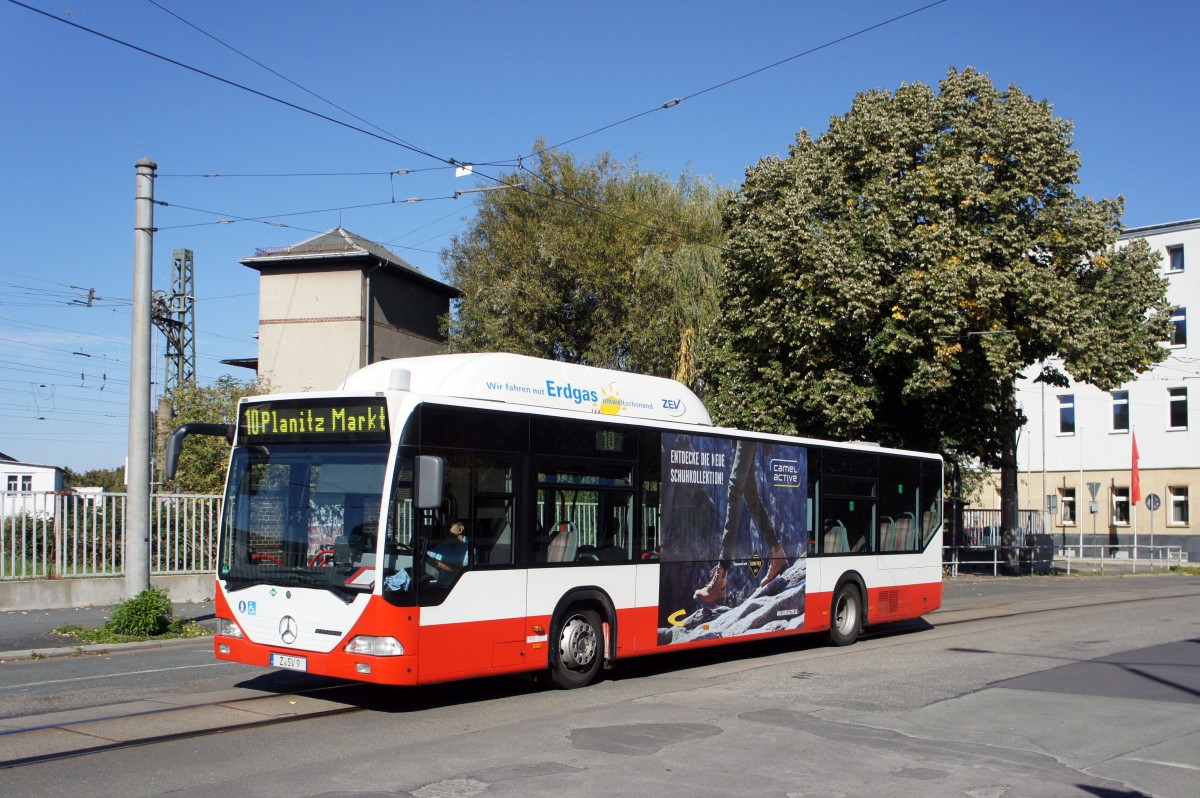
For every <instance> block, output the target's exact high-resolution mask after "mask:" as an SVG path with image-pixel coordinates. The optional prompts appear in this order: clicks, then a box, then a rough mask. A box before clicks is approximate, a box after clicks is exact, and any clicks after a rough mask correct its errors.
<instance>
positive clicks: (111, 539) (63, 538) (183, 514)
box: [0, 491, 221, 580]
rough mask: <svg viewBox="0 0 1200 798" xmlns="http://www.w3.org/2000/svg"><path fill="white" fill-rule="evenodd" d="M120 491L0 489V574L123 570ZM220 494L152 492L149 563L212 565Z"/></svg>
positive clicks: (179, 567) (179, 569)
mask: <svg viewBox="0 0 1200 798" xmlns="http://www.w3.org/2000/svg"><path fill="white" fill-rule="evenodd" d="M127 504H128V503H127V499H126V495H125V494H123V493H102V494H98V495H92V494H88V495H84V494H78V493H71V492H19V493H18V492H7V491H0V580H14V579H63V578H70V577H94V576H119V575H121V574H123V573H124V569H123V564H122V555H123V553H124V551H125V512H126V508H127ZM220 517H221V497H220V496H203V495H192V494H167V493H159V494H154V495H152V496H151V497H150V571H151V573H152V574H155V575H168V574H190V573H205V572H208V571H212V570H214V569H215V567H216V552H217V525H218V520H219V519H220Z"/></svg>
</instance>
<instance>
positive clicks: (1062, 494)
mask: <svg viewBox="0 0 1200 798" xmlns="http://www.w3.org/2000/svg"><path fill="white" fill-rule="evenodd" d="M1058 507H1059V515H1060V516H1061V517H1062V524H1063V526H1074V525H1075V489H1074V488H1059V489H1058Z"/></svg>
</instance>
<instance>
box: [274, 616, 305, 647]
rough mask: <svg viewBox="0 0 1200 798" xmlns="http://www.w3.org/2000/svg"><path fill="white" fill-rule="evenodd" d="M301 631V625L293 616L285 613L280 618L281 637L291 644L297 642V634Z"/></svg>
mask: <svg viewBox="0 0 1200 798" xmlns="http://www.w3.org/2000/svg"><path fill="white" fill-rule="evenodd" d="M299 631H300V626H299V625H298V624H297V623H296V619H295V618H293V617H292V616H290V615H285V616H283V617H282V618H280V619H279V639H280V640H282V641H283V642H285V643H287V644H288V645H289V646H290V645H291V644H292V643H295V642H296V635H297V633H298V632H299Z"/></svg>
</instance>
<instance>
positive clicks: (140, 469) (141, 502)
mask: <svg viewBox="0 0 1200 798" xmlns="http://www.w3.org/2000/svg"><path fill="white" fill-rule="evenodd" d="M134 166H136V167H137V195H136V199H135V200H134V206H135V214H134V227H133V330H132V333H131V335H130V358H129V360H130V364H129V455H128V456H129V466H128V468H127V469H126V482H127V483H128V484H127V490H128V493H129V505H128V506H127V507H126V510H125V561H124V567H125V595H126V597H127V598H132V597H133V596H136V595H137V594H138V593H140V592H142V591H143V590H146V589H147V588H149V587H150V419H151V416H150V320H151V301H150V294H151V284H152V282H153V273H154V170H156V169H157V168H158V164H156V163H155V162H154V161H152V160H150V159H149V158H142V159H141V160H139V161H138V162H137V163H136V164H134Z"/></svg>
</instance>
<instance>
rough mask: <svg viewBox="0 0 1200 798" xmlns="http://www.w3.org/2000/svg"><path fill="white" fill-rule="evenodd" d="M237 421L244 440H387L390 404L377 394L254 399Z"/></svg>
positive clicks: (272, 441)
mask: <svg viewBox="0 0 1200 798" xmlns="http://www.w3.org/2000/svg"><path fill="white" fill-rule="evenodd" d="M238 421H239V424H238V427H239V433H240V434H239V438H240V440H241V441H242V442H243V443H320V442H329V443H332V442H334V441H361V442H381V443H386V442H387V441H388V418H387V405H386V402H385V400H384V399H382V398H377V397H370V398H356V399H292V400H287V401H276V402H253V403H249V404H244V405H242V408H241V418H240V419H238Z"/></svg>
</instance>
